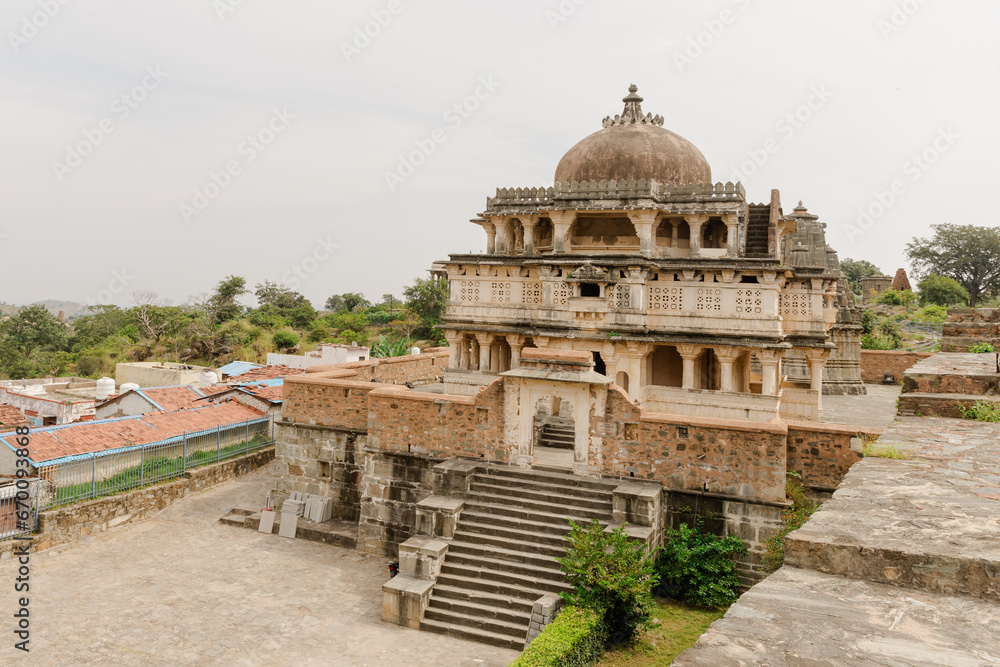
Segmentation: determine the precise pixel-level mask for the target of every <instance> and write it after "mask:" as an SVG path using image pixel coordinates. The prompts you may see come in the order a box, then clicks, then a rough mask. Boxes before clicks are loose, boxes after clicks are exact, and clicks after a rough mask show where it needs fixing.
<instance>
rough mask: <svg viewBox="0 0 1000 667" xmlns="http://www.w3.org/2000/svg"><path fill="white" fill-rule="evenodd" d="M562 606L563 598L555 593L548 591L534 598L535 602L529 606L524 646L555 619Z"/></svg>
mask: <svg viewBox="0 0 1000 667" xmlns="http://www.w3.org/2000/svg"><path fill="white" fill-rule="evenodd" d="M562 606H563V599H562V598H561V597H559V596H558V595H556V594H555V593H548V594H546V595H543V596H542V597H540V598H538V599H537V600H535V604H533V605H532V607H531V623H530V625H529V626H528V635H527V637H525V640H524V646H525V648H527V647H528V644H530V643H531V642H533V641H534V640H535V638H536V637H537V636H538V635H540V634H542V630H544V629H545V626H546V625H548V624H549V623H551V622H552V621H553V619H555V617H556V614H557V613H558V612H559V610H560V609H561V608H562Z"/></svg>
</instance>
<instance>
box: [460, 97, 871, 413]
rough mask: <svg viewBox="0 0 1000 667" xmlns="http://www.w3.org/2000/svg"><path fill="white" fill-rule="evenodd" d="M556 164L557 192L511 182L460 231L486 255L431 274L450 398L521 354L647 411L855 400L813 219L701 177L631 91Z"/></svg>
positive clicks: (835, 299)
mask: <svg viewBox="0 0 1000 667" xmlns="http://www.w3.org/2000/svg"><path fill="white" fill-rule="evenodd" d="M623 101H624V102H625V108H624V110H623V111H622V113H621V115H616V116H615V117H614V118H611V117H608V118H605V119H604V122H603V125H604V127H603V129H601V130H599V131H597V132H595V133H594V134H592V135H590V136H588V137H586V138H585V139H583V140H582V141H581V142H579V143H578V144H577V145H575V146H574V147H573V148H571V149H570V150H569V152H568V153H566V155H565V156H564V157H563V158H562V160H560V162H559V165H558V167H557V168H556V174H555V185H554V186H553V187H549V188H544V187H543V188H507V189H499V190H497V193H496V196H495V197H491V198H489V199H488V200H487V206H486V210H485V211H484V212H483V213H482V214H481V215H480V216H479V217H478V218H476V219H475V220H473V222H474V223H475V224H477V225H479V226H481V227H482V228H483V230H484V231H485V232H486V255H485V256H483V255H452V256H451V259H450V261H449V262H446V263H444V266H445V268H446V271H447V276H448V279H449V282H450V286H451V300H450V303H449V304H448V308H447V313H446V315H445V318H444V321H443V322H442V325H441V326H442V328H443V329H444V330H445V333H446V336H447V338H448V342H449V345H450V347H451V358H450V361H449V368H448V370H447V371H446V373H445V383H446V390H447V391H448V392H450V393H466V394H475V393H476V392H478V390H479V387H481V386H484V385H488V384H490V382H492V380H493V379H494V377H495V376H496V375H497V374H499V373H503V372H505V371H508V370H511V369H515V368H517V367H518V366H519V362H520V355H521V350H523V349H525V347H540V348H555V349H565V350H577V351H584V352H587V353H589V354H591V355H592V358H593V361H594V370H595V371H596V372H598V373H601V374H603V375H606V376H607V377H609V378H610V379H612V380H613V381H614V382H615V383H616V384H618V385H619V386H620V387H622V388H623V389H624V390H625V391H626V392H628V394H629V396H630V397H632V398H633V399H635V400H636V401H638V402H639V404H640V405H642V406H643V408H645V409H647V410H653V411H656V412H661V413H671V414H689V415H703V416H711V417H721V418H730V419H749V420H752V421H769V420H771V419H775V418H778V417H779V416H783V417H788V418H794V419H817V418H818V416H819V409H820V406H821V400H822V399H821V396H822V394H823V393H863V392H864V384H863V383H862V381H861V373H860V326H858V324H859V321H860V319H859V311H858V309H857V308H856V307H855V305H854V301H853V299H854V297H853V294H852V293H851V291H850V290H849V289H848V288H847V284H846V282H845V280H844V277H843V274H842V273H841V272H840V264H839V261H838V259H837V255H836V252H835V251H834V250H833V249H832V248H830V247H829V246H828V245H827V244H826V240H825V234H824V229H825V225H824V224H823V223H820V222H819V221H818V218H817V217H816V216H814V215H811V214H809V213H808V211H807V210H806V209H805V208H804V207H803V206H802V205H801V202H800V204H799V206H798V207H796V208H795V210H794V211H793V212H792V213H791V214H790V215H785V214H784V213H783V211H782V208H781V203H780V200H779V197H778V192H777V191H776V190H775V191H772V194H771V201H770V202H768V203H765V204H751V203H749V202H747V200H746V196H745V191H744V189H743V186H742V185H741V184H738V183H737V184H733V183H726V184H722V183H715V184H713V183H712V182H711V168H710V167H709V164H708V161H707V160H706V159H705V157H704V156H703V155H702V153H701V151H699V150H698V149H697V148H696V147H695V146H694V145H693V144H691V143H690V142H689V141H687V140H686V139H684V138H683V137H681V136H679V135H677V134H675V133H673V132H670V131H669V130H666V129H664V128H663V118H662V117H660V116H652V115H651V114H645V115H644V114H643V111H642V106H641V103H642V101H643V100H642V98H641V97H640V96H639V95H638V94H637V89H636V86H634V85H633V86H631V87H630V88H629V94H628V96H626V97H625V98H624V100H623Z"/></svg>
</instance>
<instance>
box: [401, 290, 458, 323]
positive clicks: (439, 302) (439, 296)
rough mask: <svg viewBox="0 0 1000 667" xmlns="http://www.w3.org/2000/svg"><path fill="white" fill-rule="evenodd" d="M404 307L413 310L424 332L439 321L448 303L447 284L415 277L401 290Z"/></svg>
mask: <svg viewBox="0 0 1000 667" xmlns="http://www.w3.org/2000/svg"><path fill="white" fill-rule="evenodd" d="M403 296H405V297H406V307H407V308H408V309H410V310H411V311H413V313H414V314H415V315H416V316H417V319H418V320H419V321H420V326H421V328H422V330H423V332H424V333H425V334H430V333H431V332H432V330H433V329H434V327H435V326H436V325H437V324H439V323H440V322H441V317H442V315H444V308H445V305H446V304H447V303H448V284H447V283H445V282H443V281H439V280H434V279H431V278H417V279H415V280H414V281H413V284H412V285H410V286H409V287H407V288H406V289H404V290H403Z"/></svg>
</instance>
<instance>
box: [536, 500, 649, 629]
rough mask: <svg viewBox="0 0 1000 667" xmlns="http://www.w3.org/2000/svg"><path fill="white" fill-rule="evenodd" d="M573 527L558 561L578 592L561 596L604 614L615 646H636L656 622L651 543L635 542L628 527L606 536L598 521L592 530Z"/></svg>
mask: <svg viewBox="0 0 1000 667" xmlns="http://www.w3.org/2000/svg"><path fill="white" fill-rule="evenodd" d="M569 523H570V527H571V530H570V532H569V534H568V535H567V536H566V539H567V541H568V542H569V544H570V546H569V547H567V548H566V555H565V556H564V557H562V558H557V559H556V560H557V561H558V562H559V565H560V566H561V568H562V571H563V572H564V573H565V575H566V580H567V581H568V582H569V583H570V585H572V586H573V588H574V591H573V592H572V593H560V596H561V597H562V598H563V599H564V600H566V601H567V602H569V603H570V604H572V605H575V606H578V607H588V608H590V609H594V610H596V611H597V612H599V613H600V614H601V615H602V617H603V619H604V623H605V624H606V626H607V630H608V633H609V634H610V635H611V641H612V642H614V643H627V642H630V641H632V640H633V639H635V637H636V636H637V634H638V633H639V631H640V630H642V629H645V628H646V627H648V624H649V621H650V619H652V617H653V609H654V600H653V594H652V592H651V591H652V589H653V587H654V586H656V584H657V582H658V581H659V576H658V575H657V573H656V565H655V563H654V562H653V557H652V556H651V555H650V554H647V553H646V545H645V543H643V542H639V541H633V540H630V539H629V537H628V535H627V534H626V532H625V527H624V526H623V527H621V528H618V529H617V530H615V531H613V532H610V533H606V532H604V527H603V526H601V524H600V522H598V521H597V520H596V519H595V520H594V521H593V522H592V523H591V524H590V525H589V526H586V527H584V526H578V525H577V524H576V523H575V522H573V520H572V519H571V520H570V522H569Z"/></svg>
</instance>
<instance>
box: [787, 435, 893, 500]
mask: <svg viewBox="0 0 1000 667" xmlns="http://www.w3.org/2000/svg"><path fill="white" fill-rule="evenodd" d="M880 434H881V431H880V430H878V429H869V428H858V427H854V426H842V425H840V424H816V423H810V422H788V449H787V451H788V470H793V471H795V472H797V473H799V474H800V475H802V480H803V482H804V483H805V484H806V485H809V486H817V487H825V488H833V487H836V486H837V485H838V484H840V481H841V480H842V479H844V475H846V474H847V471H848V470H850V468H851V466H852V465H854V464H855V463H857V462H858V461H860V460H861V447H862V440H863V439H864V438H865V437H866V436H867V437H870V438H872V439H875V438H877V437H878V436H879V435H880Z"/></svg>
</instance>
